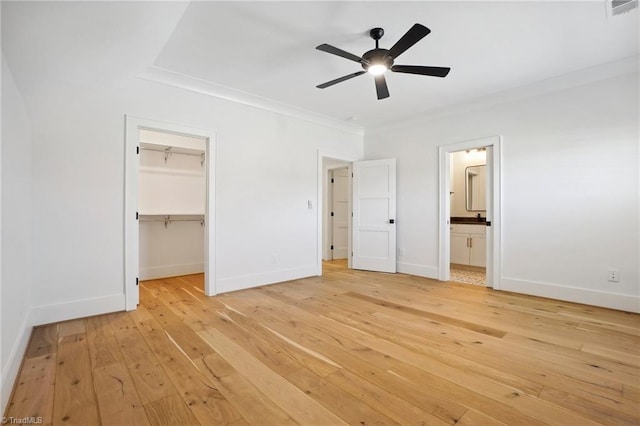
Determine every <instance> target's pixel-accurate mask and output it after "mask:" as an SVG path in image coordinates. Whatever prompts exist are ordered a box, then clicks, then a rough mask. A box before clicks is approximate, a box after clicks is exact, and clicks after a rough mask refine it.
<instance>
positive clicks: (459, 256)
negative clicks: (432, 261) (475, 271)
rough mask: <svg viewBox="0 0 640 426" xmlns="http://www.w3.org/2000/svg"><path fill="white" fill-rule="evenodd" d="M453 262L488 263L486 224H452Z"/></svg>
mask: <svg viewBox="0 0 640 426" xmlns="http://www.w3.org/2000/svg"><path fill="white" fill-rule="evenodd" d="M450 230H451V238H450V241H451V256H450V261H451V263H457V264H459V265H471V266H482V267H485V266H486V263H487V253H486V251H487V249H486V226H485V224H484V223H482V224H478V225H469V224H459V223H455V224H451V225H450Z"/></svg>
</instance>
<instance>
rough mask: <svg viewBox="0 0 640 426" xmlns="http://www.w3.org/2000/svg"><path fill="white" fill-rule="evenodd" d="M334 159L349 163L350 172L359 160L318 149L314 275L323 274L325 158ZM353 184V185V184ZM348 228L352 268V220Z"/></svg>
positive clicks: (349, 264) (350, 191)
mask: <svg viewBox="0 0 640 426" xmlns="http://www.w3.org/2000/svg"><path fill="white" fill-rule="evenodd" d="M325 158H327V159H332V160H339V161H344V162H346V163H349V173H351V172H352V171H353V169H352V167H353V166H352V164H351V163H353V162H354V161H358V158H354V157H350V156H346V155H342V154H334V153H328V152H324V151H322V150H320V149H319V150H318V178H317V190H316V206H317V209H316V210H317V212H316V213H317V223H316V231H317V233H316V239H317V244H316V247H317V248H316V259H317V264H316V273H315V274H314V275H318V276H321V275H322V215H323V214H324V203H323V202H322V195H323V186H324V163H323V160H324V159H325ZM352 186H353V185H352ZM349 193H350V194H351V195H352V196H353V190H352V188H351V189H350V190H349ZM349 224H350V226H349V230H348V242H347V267H349V268H351V244H352V241H351V229H352V227H351V222H350V223H349Z"/></svg>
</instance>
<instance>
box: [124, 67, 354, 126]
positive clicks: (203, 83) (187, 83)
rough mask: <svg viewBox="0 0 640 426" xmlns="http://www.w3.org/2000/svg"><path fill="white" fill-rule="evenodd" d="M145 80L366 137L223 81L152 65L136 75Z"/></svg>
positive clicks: (316, 115) (331, 121) (314, 114)
mask: <svg viewBox="0 0 640 426" xmlns="http://www.w3.org/2000/svg"><path fill="white" fill-rule="evenodd" d="M136 77H137V78H139V79H141V80H146V81H152V82H154V83H160V84H164V85H167V86H171V87H177V88H180V89H185V90H189V91H192V92H196V93H200V94H203V95H207V96H213V97H216V98H219V99H225V100H228V101H232V102H235V103H238V104H242V105H247V106H250V107H254V108H259V109H263V110H266V111H270V112H275V113H277V114H282V115H286V116H288V117H293V118H297V119H299V120H304V121H309V122H312V123H315V124H319V125H321V126H326V127H331V128H334V129H338V130H342V131H343V132H347V133H352V134H355V135H359V136H364V128H363V127H362V126H358V125H355V124H353V123H347V122H344V121H341V120H338V119H336V118H332V117H328V116H325V115H322V114H318V113H316V112H312V111H307V110H304V109H301V108H298V107H295V106H292V105H287V104H284V103H281V102H277V101H274V100H272V99H268V98H263V97H261V96H257V95H254V94H251V93H248V92H243V91H241V90H237V89H233V88H230V87H227V86H223V85H221V84H216V83H212V82H210V81H207V80H203V79H199V78H196V77H192V76H189V75H185V74H181V73H178V72H175V71H170V70H167V69H164V68H161V67H157V66H151V67H149V68H147V69H146V70H144V71H143V72H142V73H141V74H139V75H137V76H136Z"/></svg>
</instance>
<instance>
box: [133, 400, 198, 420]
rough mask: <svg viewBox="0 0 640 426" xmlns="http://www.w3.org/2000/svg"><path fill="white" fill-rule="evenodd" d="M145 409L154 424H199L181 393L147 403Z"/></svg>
mask: <svg viewBox="0 0 640 426" xmlns="http://www.w3.org/2000/svg"><path fill="white" fill-rule="evenodd" d="M144 410H145V412H146V414H147V417H148V418H149V422H150V423H151V424H152V425H158V426H175V425H197V424H199V422H198V420H197V419H196V418H195V417H194V415H193V413H192V412H191V410H189V408H188V407H187V404H186V403H185V402H184V400H183V399H182V398H180V396H179V395H177V394H174V395H169V396H166V397H164V398H162V399H158V400H156V401H153V402H150V403H148V404H145V406H144Z"/></svg>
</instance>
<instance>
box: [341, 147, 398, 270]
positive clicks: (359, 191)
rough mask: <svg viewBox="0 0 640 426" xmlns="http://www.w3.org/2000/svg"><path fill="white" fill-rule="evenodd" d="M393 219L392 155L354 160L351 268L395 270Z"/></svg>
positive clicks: (393, 174) (394, 161)
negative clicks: (382, 158)
mask: <svg viewBox="0 0 640 426" xmlns="http://www.w3.org/2000/svg"><path fill="white" fill-rule="evenodd" d="M395 219H396V160H395V158H389V159H384V160H373V161H356V162H354V163H353V259H352V266H353V268H354V269H365V270H369V271H378V272H396V225H395Z"/></svg>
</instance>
